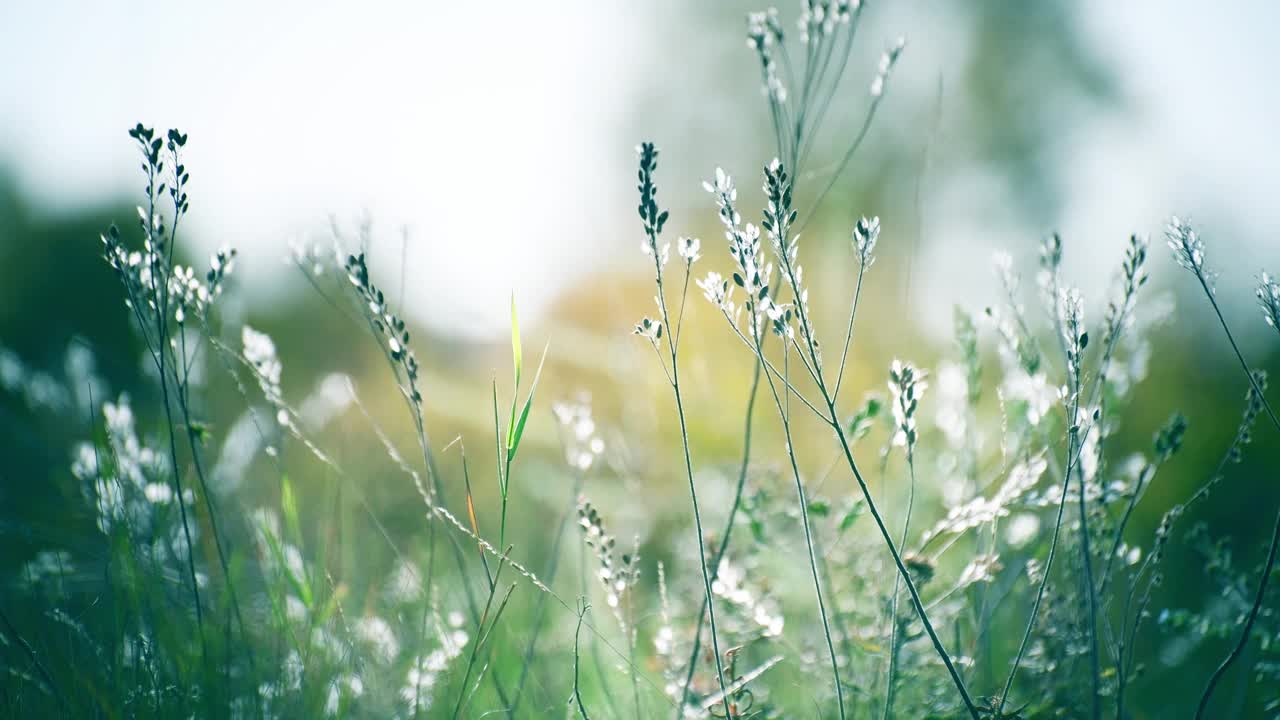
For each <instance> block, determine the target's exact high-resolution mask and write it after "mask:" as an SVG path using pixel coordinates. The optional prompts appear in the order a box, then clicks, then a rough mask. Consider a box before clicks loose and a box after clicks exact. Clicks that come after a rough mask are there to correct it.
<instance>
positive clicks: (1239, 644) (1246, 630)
mask: <svg viewBox="0 0 1280 720" xmlns="http://www.w3.org/2000/svg"><path fill="white" fill-rule="evenodd" d="M1193 272H1194V273H1195V276H1196V279H1197V280H1199V281H1200V288H1201V289H1202V290H1204V294H1205V297H1207V298H1208V299H1209V305H1210V306H1211V307H1213V312H1214V314H1215V315H1216V316H1217V317H1218V323H1219V324H1220V325H1221V326H1222V332H1223V333H1224V334H1225V335H1226V336H1227V342H1228V343H1230V345H1231V351H1232V352H1233V353H1235V356H1236V359H1237V360H1238V361H1239V362H1240V368H1241V369H1242V370H1244V375H1245V377H1246V378H1248V379H1249V385H1250V386H1251V387H1252V388H1253V391H1254V392H1255V393H1257V396H1258V399H1259V401H1260V402H1261V403H1262V407H1263V409H1264V410H1266V412H1267V417H1268V418H1270V419H1271V424H1272V425H1274V426H1275V428H1276V430H1280V418H1277V417H1276V413H1275V410H1273V409H1272V408H1271V403H1270V402H1268V401H1267V399H1266V396H1265V395H1263V392H1262V388H1261V387H1260V386H1259V385H1258V380H1257V378H1255V377H1254V374H1253V373H1252V372H1251V371H1250V370H1249V363H1248V362H1247V361H1245V359H1244V353H1242V352H1240V346H1239V345H1237V344H1236V339H1235V337H1234V336H1233V335H1232V334H1231V328H1230V327H1229V326H1228V325H1227V319H1226V318H1225V317H1223V315H1222V309H1221V308H1219V307H1218V300H1217V298H1215V297H1214V294H1213V290H1212V289H1211V288H1210V287H1209V283H1208V281H1207V280H1206V279H1205V276H1204V273H1203V272H1202V271H1200V270H1193ZM1278 552H1280V513H1277V515H1276V523H1275V527H1274V529H1273V530H1272V532H1271V544H1270V546H1269V547H1268V548H1267V560H1266V563H1264V564H1263V567H1262V577H1260V578H1259V579H1258V591H1257V593H1256V594H1255V595H1254V600H1253V606H1252V607H1250V608H1249V614H1248V615H1247V616H1246V617H1245V623H1244V627H1243V628H1242V629H1241V631H1240V639H1239V640H1237V641H1236V644H1235V645H1234V646H1233V647H1232V648H1231V651H1230V652H1228V653H1227V656H1226V657H1224V658H1223V659H1222V663H1221V664H1219V665H1218V667H1217V669H1216V670H1214V671H1213V674H1212V675H1211V676H1209V682H1208V684H1207V685H1206V686H1205V689H1204V693H1203V694H1202V695H1201V696H1200V703H1199V705H1198V706H1197V707H1196V720H1200V718H1202V717H1204V713H1205V710H1206V709H1207V708H1208V706H1209V698H1210V697H1211V696H1212V695H1213V691H1214V690H1215V689H1216V688H1217V686H1218V683H1219V682H1221V680H1222V677H1223V676H1224V675H1226V673H1227V670H1228V669H1229V668H1230V667H1231V665H1232V664H1233V663H1234V662H1235V661H1236V660H1238V659H1239V658H1240V655H1241V654H1243V653H1244V648H1245V645H1247V644H1248V642H1249V634H1250V633H1252V632H1253V625H1254V623H1255V622H1257V620H1258V614H1259V613H1260V612H1262V605H1263V601H1264V600H1265V599H1266V594H1267V583H1268V581H1269V580H1270V579H1271V571H1272V569H1273V568H1274V567H1275V565H1276V555H1277V553H1278Z"/></svg>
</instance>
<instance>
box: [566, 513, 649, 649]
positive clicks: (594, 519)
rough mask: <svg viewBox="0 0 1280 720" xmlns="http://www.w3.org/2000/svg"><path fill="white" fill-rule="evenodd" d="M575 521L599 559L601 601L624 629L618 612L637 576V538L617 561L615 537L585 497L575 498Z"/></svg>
mask: <svg viewBox="0 0 1280 720" xmlns="http://www.w3.org/2000/svg"><path fill="white" fill-rule="evenodd" d="M578 525H579V527H581V528H582V539H583V542H585V543H586V545H587V547H589V548H591V549H592V550H593V551H594V552H595V555H596V559H597V560H598V561H599V562H600V569H599V570H598V571H596V576H597V577H598V578H599V579H600V584H601V585H602V586H604V591H605V602H606V603H607V604H608V605H609V608H610V609H611V610H613V611H614V616H615V617H616V618H617V620H618V625H619V626H621V628H622V630H623V632H624V633H625V632H628V630H627V623H626V621H625V619H624V618H623V617H622V614H621V613H620V612H619V610H618V608H619V606H620V605H621V604H622V599H623V598H624V597H625V596H626V595H627V593H628V592H629V591H630V590H631V589H632V588H633V587H634V586H635V584H636V583H637V582H638V581H639V579H640V555H639V552H638V551H639V538H637V539H636V542H635V547H634V548H633V549H632V551H631V552H630V553H623V554H622V557H621V562H620V563H618V562H615V559H614V548H615V547H616V545H617V541H616V540H615V539H614V537H613V536H612V535H610V534H609V533H608V532H606V531H605V527H604V521H603V519H601V517H600V513H599V511H597V510H596V509H595V507H594V506H592V504H591V503H590V502H589V501H588V500H586V499H585V498H581V499H579V501H578Z"/></svg>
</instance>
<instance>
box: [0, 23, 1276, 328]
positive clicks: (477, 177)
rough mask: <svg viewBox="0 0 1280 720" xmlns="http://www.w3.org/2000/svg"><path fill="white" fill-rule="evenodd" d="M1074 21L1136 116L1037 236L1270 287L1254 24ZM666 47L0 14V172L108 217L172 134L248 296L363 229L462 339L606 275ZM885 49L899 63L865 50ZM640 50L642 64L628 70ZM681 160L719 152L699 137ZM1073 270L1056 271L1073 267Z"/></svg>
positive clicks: (936, 263)
mask: <svg viewBox="0 0 1280 720" xmlns="http://www.w3.org/2000/svg"><path fill="white" fill-rule="evenodd" d="M906 4H907V5H910V6H913V7H912V9H911V10H910V12H927V11H929V9H930V5H929V3H923V4H922V3H920V2H918V1H916V2H907V3H906ZM785 5H786V4H785V3H784V8H785ZM357 7H358V10H356V9H355V8H357ZM1083 7H1084V8H1085V11H1091V12H1092V15H1091V16H1090V19H1089V21H1088V22H1087V23H1086V26H1087V27H1088V28H1089V29H1090V32H1091V33H1092V38H1091V39H1092V42H1094V43H1095V44H1096V46H1097V48H1098V52H1099V53H1100V56H1101V57H1102V58H1103V59H1104V60H1105V61H1106V62H1107V64H1108V65H1109V66H1110V67H1111V68H1113V69H1114V70H1115V71H1116V73H1117V78H1118V80H1119V82H1120V83H1121V85H1122V86H1123V87H1124V88H1125V89H1126V91H1127V92H1128V93H1129V94H1130V95H1131V97H1133V98H1134V99H1135V101H1136V102H1135V106H1134V107H1133V113H1132V114H1130V115H1126V116H1121V117H1119V118H1118V119H1116V120H1114V121H1099V122H1091V123H1090V124H1088V125H1087V130H1088V132H1087V133H1084V134H1083V137H1084V139H1083V141H1082V142H1081V143H1080V146H1078V147H1076V146H1073V147H1070V148H1064V149H1063V156H1064V158H1067V159H1070V162H1064V163H1063V169H1062V172H1064V173H1065V174H1066V176H1067V177H1068V178H1070V180H1071V183H1070V184H1069V186H1068V187H1069V198H1068V202H1067V205H1068V210H1067V212H1066V213H1065V218H1064V221H1063V224H1062V230H1063V231H1064V233H1065V234H1066V235H1067V236H1068V237H1079V238H1097V239H1098V240H1099V241H1105V242H1107V243H1109V245H1108V247H1111V248H1114V250H1115V252H1114V253H1112V254H1114V255H1116V257H1118V253H1119V252H1120V250H1119V247H1120V245H1119V243H1120V242H1121V239H1122V238H1123V237H1124V236H1125V235H1127V234H1128V233H1129V232H1130V231H1132V230H1135V229H1136V230H1140V231H1146V232H1150V233H1152V234H1155V233H1156V232H1157V231H1158V228H1159V222H1160V219H1161V218H1163V217H1164V216H1166V215H1167V214H1168V213H1170V212H1171V211H1180V212H1190V213H1192V214H1193V216H1195V217H1196V218H1197V219H1199V220H1200V221H1202V222H1207V223H1209V224H1210V225H1212V226H1213V227H1216V228H1220V229H1221V230H1222V231H1223V232H1230V233H1232V234H1233V238H1236V239H1233V240H1232V241H1231V242H1233V243H1238V247H1242V248H1246V249H1247V251H1248V257H1249V259H1250V260H1251V261H1252V260H1255V259H1256V263H1258V264H1263V263H1265V264H1268V265H1269V266H1271V267H1273V268H1274V267H1280V242H1277V241H1276V240H1275V239H1274V235H1273V234H1272V231H1273V229H1275V228H1277V227H1280V203H1276V202H1275V198H1276V197H1278V196H1280V174H1278V173H1277V172H1275V170H1274V169H1273V165H1274V162H1275V159H1276V158H1280V132H1277V130H1276V129H1277V128H1280V85H1277V84H1276V83H1274V82H1272V80H1273V78H1272V77H1271V75H1272V74H1273V71H1274V70H1275V69H1276V68H1277V67H1280V44H1277V43H1276V42H1275V41H1274V38H1273V37H1271V35H1272V34H1273V31H1274V29H1275V28H1276V27H1280V23H1278V22H1277V21H1280V10H1277V6H1276V4H1274V3H1266V2H1255V3H1237V4H1234V5H1232V6H1231V7H1229V8H1227V7H1224V6H1213V5H1208V4H1205V3H1196V2H1192V1H1191V0H1176V1H1173V2H1166V1H1164V0H1140V1H1137V2H1131V3H1114V2H1107V1H1106V0H1092V1H1091V2H1088V3H1085V4H1084V6H1083ZM785 12H786V14H791V9H785ZM660 23H661V24H662V25H661V26H660ZM678 23H679V18H678V17H675V16H674V15H673V13H672V12H671V7H670V5H669V4H664V5H662V6H661V7H660V8H658V9H655V8H654V7H653V6H651V5H648V4H646V3H620V2H619V3H614V2H601V1H599V0H595V1H592V0H571V1H568V2H556V3H545V4H534V3H515V2H512V3H504V2H498V3H447V4H446V3H422V2H416V3H403V4H400V3H391V2H363V3H360V4H359V5H358V6H356V5H351V4H349V3H325V2H319V1H318V0H309V1H307V2H278V3H261V2H239V1H237V2H224V3H202V4H195V3H166V4H151V3H139V2H125V1H123V0H118V1H113V2H98V3H81V2H70V1H69V0H44V1H41V2H34V1H32V2H23V1H22V0H15V1H13V2H6V3H2V4H0V91H3V96H4V97H5V98H6V100H7V102H5V103H3V105H0V161H3V162H5V163H6V164H8V165H10V166H12V167H14V169H15V170H16V171H17V173H18V177H19V179H20V180H21V181H22V183H23V186H25V187H28V188H30V189H32V190H33V191H34V192H36V193H37V195H38V197H39V198H40V199H41V200H42V201H44V202H47V203H50V204H52V205H54V206H58V205H67V206H73V205H79V204H82V203H84V202H86V201H90V200H93V201H104V200H109V199H116V198H119V197H121V188H130V187H133V184H136V183H137V182H138V179H137V175H136V162H135V157H134V155H133V150H132V148H131V146H130V144H129V140H128V138H127V136H126V135H125V130H126V129H127V128H128V127H131V126H132V125H133V123H135V122H137V121H139V120H142V121H144V122H146V123H148V124H154V125H157V126H161V127H167V126H170V125H176V126H179V127H180V128H181V129H182V130H183V131H185V132H188V133H190V135H191V138H192V139H191V143H190V144H189V145H188V148H189V150H188V152H187V164H188V166H189V167H190V168H191V173H192V180H193V184H192V188H191V193H192V197H193V202H192V206H193V213H192V215H191V220H190V224H191V228H192V230H193V234H194V237H195V238H196V239H197V240H198V241H199V242H201V243H203V244H205V245H207V246H210V247H212V246H216V245H220V244H223V243H230V244H233V245H236V246H238V247H240V248H242V249H243V250H244V251H245V252H246V254H248V255H249V256H250V257H251V258H252V259H253V263H243V264H242V266H241V267H242V268H245V269H248V270H249V272H250V273H251V279H253V277H252V276H254V275H256V278H257V280H259V282H258V283H257V285H258V291H259V292H270V289H269V287H268V286H269V285H270V284H269V283H263V282H261V280H262V279H263V278H265V277H268V276H269V275H270V273H274V272H276V271H277V270H278V269H279V267H280V266H279V265H278V264H276V258H278V257H281V256H283V254H284V253H285V248H286V247H287V244H288V242H289V241H291V240H299V239H303V240H305V239H306V238H308V237H312V238H315V239H319V240H323V239H324V238H325V237H326V232H327V230H326V228H327V221H328V218H329V217H330V216H331V215H333V216H336V217H337V218H338V219H339V220H342V221H345V222H346V224H347V225H348V226H350V225H351V224H352V223H353V221H354V220H355V219H356V218H358V217H359V215H360V214H361V213H362V212H363V211H365V210H367V211H368V212H369V214H370V215H371V217H372V218H373V220H374V224H375V228H378V229H380V238H381V239H382V244H381V245H380V246H379V247H378V248H377V250H378V251H379V252H380V253H382V254H383V257H384V259H385V260H388V261H392V260H398V258H399V254H400V247H399V237H400V228H401V227H402V226H408V228H409V229H410V234H411V241H410V246H409V250H408V257H409V266H408V267H409V273H408V274H409V276H410V280H411V282H410V283H409V298H408V299H409V304H410V310H411V312H414V313H416V314H417V315H418V316H419V317H421V318H422V319H424V320H427V321H430V322H432V323H434V324H437V325H443V326H446V327H450V328H453V329H471V330H478V331H480V332H488V331H491V330H494V329H500V328H501V327H502V326H503V324H504V323H505V321H506V312H507V310H506V298H507V293H508V291H509V290H511V289H515V290H516V291H517V293H518V294H519V295H520V298H521V303H522V305H524V306H525V307H526V308H528V309H529V310H530V311H531V312H532V311H536V308H537V307H538V305H540V304H541V303H544V302H545V301H547V300H549V299H550V298H551V297H552V296H553V295H554V293H555V291H556V290H557V289H558V288H559V287H560V286H561V285H562V283H563V282H565V281H567V280H568V279H570V278H572V277H573V276H574V275H575V273H582V272H588V271H590V269H591V268H592V267H593V266H594V265H595V264H596V263H597V262H598V261H603V260H605V259H606V258H607V257H608V256H609V255H610V254H611V253H616V252H617V251H618V250H619V249H622V250H624V251H625V250H627V249H630V248H632V247H633V245H634V243H632V242H630V240H631V239H632V238H631V236H630V235H626V236H625V237H623V235H624V233H620V232H617V231H612V230H609V231H602V229H607V228H616V227H618V225H619V223H621V222H628V221H630V220H631V215H630V208H631V202H630V197H629V195H628V194H627V193H628V192H629V191H630V189H631V188H630V185H629V183H627V182H625V181H624V180H623V179H625V178H629V177H630V175H631V172H632V170H631V157H630V154H629V152H628V150H627V149H628V148H630V146H631V144H632V143H634V141H635V138H631V137H626V135H627V134H628V133H630V132H633V131H634V130H635V128H637V127H641V126H643V125H644V123H643V122H640V121H639V120H638V119H637V117H638V116H639V115H641V114H642V107H643V105H642V101H643V100H645V99H648V100H652V99H653V98H652V93H653V91H654V87H655V84H654V82H653V80H652V77H649V78H645V77H642V73H653V72H657V73H660V74H662V75H663V76H664V77H670V78H672V81H671V83H670V85H669V90H670V93H671V96H670V97H669V98H666V99H665V100H666V101H665V102H664V103H663V108H664V109H665V110H668V111H670V112H677V113H678V112H682V110H681V108H682V106H687V105H688V104H690V103H693V102H695V101H696V98H689V97H684V96H683V95H682V94H681V93H682V92H683V93H685V94H688V92H689V91H688V90H687V89H683V86H682V84H681V82H680V77H681V74H682V73H683V72H685V71H686V70H687V69H688V66H687V62H689V61H688V60H686V59H684V58H683V57H682V56H681V53H682V49H684V50H688V51H689V54H690V56H691V57H693V56H696V53H697V48H696V46H694V45H691V44H690V43H697V42H699V39H698V37H697V36H696V35H694V36H691V33H690V31H689V30H688V29H687V28H684V29H682V28H679V27H675V29H674V30H672V28H673V24H676V25H678ZM901 30H905V31H906V32H907V34H908V35H909V36H910V34H911V33H910V30H911V28H910V27H907V28H897V27H895V28H879V27H877V29H876V31H877V33H879V35H882V36H883V37H884V38H888V37H890V36H891V35H896V33H897V32H898V31H901ZM731 31H733V28H726V30H725V32H726V33H728V32H731ZM646 38H647V39H646ZM664 38H665V39H664ZM730 41H731V42H729V45H732V46H735V47H737V46H740V40H739V39H735V38H730ZM646 42H647V43H649V44H650V45H652V43H655V42H657V43H666V45H664V46H663V47H667V46H669V47H667V49H666V50H664V51H663V52H661V53H655V52H653V51H652V49H651V48H650V49H649V50H648V51H647V53H641V52H640V50H641V45H642V44H643V43H646ZM868 42H871V40H868ZM876 43H877V47H879V45H882V44H883V43H879V41H878V40H876ZM927 46H928V43H925V47H924V48H921V50H922V51H923V52H925V53H927V52H928V49H927ZM917 47H919V46H917ZM935 47H936V44H935ZM704 52H705V50H704ZM717 52H719V51H717ZM744 53H745V51H744ZM640 55H643V56H644V57H645V58H647V60H645V62H644V63H637V62H636V60H635V58H636V57H638V56H640ZM655 57H656V58H657V60H655V59H654V58H655ZM942 60H945V58H935V59H934V60H933V61H932V63H931V64H930V63H926V64H925V66H924V67H923V68H922V72H929V73H936V70H934V69H932V68H935V67H938V66H945V65H946V63H945V62H942ZM742 61H743V62H747V61H748V59H747V58H746V56H745V54H744V56H743V59H742ZM655 62H656V63H657V65H654V63H655ZM909 67H910V66H904V68H909ZM930 77H933V75H932V74H931V75H930ZM930 82H932V81H931V80H930ZM637 88H639V89H640V90H637ZM638 92H642V93H649V94H650V96H649V97H648V98H643V97H637V93H638ZM660 127H662V128H663V129H665V130H666V131H668V132H670V131H671V130H672V128H673V127H676V128H678V127H680V124H679V123H677V122H673V121H671V120H670V118H667V119H665V120H663V121H662V124H661V125H660ZM688 132H689V133H704V134H706V136H707V138H708V140H709V141H710V142H713V143H714V142H717V141H718V142H721V143H723V142H726V140H725V138H724V137H723V136H722V133H717V131H716V130H715V128H711V127H705V126H695V125H691V126H690V127H689V129H688ZM683 141H684V142H690V143H692V144H694V145H697V144H698V143H697V142H694V141H692V140H687V139H685V140H683ZM699 161H701V158H699ZM966 192H976V191H966ZM943 195H945V197H943ZM970 199H971V198H969V197H968V196H967V195H965V194H964V193H961V194H959V195H957V194H955V193H954V192H950V191H947V192H942V193H941V194H940V197H939V198H938V200H939V203H938V207H937V208H936V210H934V211H933V222H932V224H933V225H934V226H938V227H939V231H940V232H943V234H944V235H945V231H947V230H948V228H950V230H949V231H950V232H953V233H954V232H963V233H971V234H972V233H979V232H980V231H981V229H982V228H981V227H980V226H978V224H977V223H978V219H977V218H964V217H956V218H955V222H954V223H948V222H946V221H947V220H948V219H949V218H948V217H947V215H948V213H950V212H952V211H955V212H957V213H959V212H962V211H963V208H964V207H975V206H976V205H975V204H974V203H972V202H970ZM619 210H623V211H626V213H627V214H625V215H623V216H621V217H618V215H617V213H618V212H619ZM949 239H951V238H946V237H942V236H941V235H940V236H938V237H935V238H934V240H935V241H936V242H937V247H938V250H937V252H934V253H930V254H929V256H928V257H927V258H926V260H925V261H924V262H923V263H922V265H921V272H922V274H923V276H922V277H923V279H929V278H930V277H933V278H934V279H938V280H939V282H923V283H922V287H924V288H925V290H924V292H949V291H950V290H952V289H953V288H951V287H949V286H948V285H947V284H946V283H945V282H942V280H941V279H942V278H943V277H944V276H947V275H950V276H952V277H954V276H955V275H956V273H955V268H956V264H955V263H957V262H961V263H963V262H964V259H963V258H958V257H956V256H955V253H956V252H964V250H963V249H964V248H967V247H968V245H966V244H964V243H961V244H960V245H959V247H960V248H961V250H959V251H957V250H955V249H954V248H956V247H957V245H956V244H955V243H951V242H947V240H949ZM624 240H625V241H624ZM948 247H950V248H952V250H951V251H948V250H947V249H946V248H948ZM970 254H972V253H970ZM988 256H989V252H987V251H985V250H984V251H983V253H982V259H981V261H980V263H979V264H980V265H981V266H982V267H983V268H985V266H986V258H987V257H988ZM1076 258H1077V259H1076V260H1075V262H1076V263H1077V267H1076V269H1077V270H1079V269H1088V266H1089V264H1090V263H1093V262H1096V258H1092V257H1091V256H1090V255H1089V254H1088V253H1084V254H1077V255H1076ZM1111 259H1112V258H1111V255H1108V256H1107V261H1108V262H1109V263H1110V260H1111ZM1256 270H1257V268H1256V267H1253V266H1252V264H1250V265H1249V266H1247V267H1242V268H1239V269H1238V274H1239V275H1240V276H1241V277H1242V278H1247V276H1248V275H1250V274H1251V273H1253V272H1256ZM983 272H985V270H983ZM1233 272H1235V270H1233ZM944 307H948V308H949V307H950V303H949V302H948V303H946V304H945V305H944Z"/></svg>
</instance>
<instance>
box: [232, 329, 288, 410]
mask: <svg viewBox="0 0 1280 720" xmlns="http://www.w3.org/2000/svg"><path fill="white" fill-rule="evenodd" d="M240 342H241V345H243V347H244V359H245V360H246V361H247V362H248V363H249V366H250V367H252V368H253V376H254V377H255V378H256V379H257V381H258V387H260V388H262V395H263V397H265V398H266V400H267V402H269V403H271V406H272V407H274V408H275V410H276V422H278V423H280V425H281V426H282V427H290V426H292V424H293V420H292V418H291V417H290V415H289V410H288V408H287V407H286V406H285V402H284V394H283V393H282V392H281V390H280V374H281V372H283V370H284V366H283V365H281V363H280V358H279V357H278V356H277V355H276V344H275V343H274V342H272V341H271V336H269V335H267V334H266V333H261V332H258V331H257V330H254V329H253V328H251V327H249V326H248V325H245V326H244V327H242V328H241V329H240Z"/></svg>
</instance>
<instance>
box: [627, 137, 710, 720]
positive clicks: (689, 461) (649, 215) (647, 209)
mask: <svg viewBox="0 0 1280 720" xmlns="http://www.w3.org/2000/svg"><path fill="white" fill-rule="evenodd" d="M638 151H639V155H640V185H639V186H638V189H639V191H640V205H639V212H640V219H641V221H642V222H643V223H644V234H645V243H644V245H642V249H643V250H644V251H645V252H646V253H647V254H649V255H651V256H652V257H653V266H654V282H655V284H656V285H657V291H658V293H657V297H656V300H657V302H658V313H659V319H658V320H656V321H654V320H650V319H649V318H644V319H643V320H642V321H641V322H640V324H639V325H637V327H636V333H637V334H639V335H641V336H643V337H646V338H647V339H648V340H649V342H650V343H651V344H652V345H653V348H654V350H655V352H657V351H658V346H659V343H660V341H661V340H662V328H663V327H668V328H669V327H670V314H669V313H668V312H667V300H666V294H665V292H664V291H663V284H662V280H663V274H662V271H663V266H664V265H665V264H666V260H667V258H668V252H669V248H668V246H666V245H663V246H662V247H661V248H659V246H658V236H659V235H660V234H661V233H662V227H663V225H665V224H666V222H667V217H668V212H667V211H666V210H662V211H659V209H658V203H657V191H658V188H657V186H656V185H655V184H654V182H653V173H654V171H655V170H656V169H657V167H658V149H657V148H656V147H654V145H653V143H649V142H646V143H642V144H641V145H640V147H639V148H638ZM686 261H687V262H686V264H685V284H684V288H685V291H686V292H687V290H688V287H689V282H688V275H689V269H690V266H691V265H692V264H693V260H692V259H690V258H686ZM681 302H683V297H682V298H681ZM677 337H678V331H677V335H675V336H673V337H671V338H670V339H669V341H668V342H667V349H668V353H669V355H670V359H671V367H670V369H669V370H666V372H667V379H668V380H669V381H670V384H671V389H672V392H673V393H674V394H675V400H676V415H677V417H678V418H679V419H680V441H681V445H682V446H683V449H684V468H685V476H686V478H687V479H688V481H689V500H690V503H691V504H692V505H693V522H694V531H695V532H696V533H697V542H698V560H699V563H700V564H701V566H702V584H703V591H704V593H705V598H706V603H707V617H708V619H709V621H710V624H711V648H712V652H714V653H715V661H716V680H717V681H718V682H719V684H720V692H721V694H722V697H723V700H724V710H725V717H726V718H729V719H730V720H732V718H733V717H734V712H733V706H732V704H731V703H730V702H729V693H728V692H727V690H726V686H725V682H724V662H723V660H722V659H721V656H720V640H719V638H718V637H717V635H718V630H717V628H716V608H715V602H714V601H713V600H712V599H711V596H712V592H711V575H710V572H709V571H708V569H707V548H706V543H705V541H704V540H703V534H702V513H701V512H700V511H699V509H698V489H697V486H696V485H695V484H694V482H693V458H692V456H691V454H690V451H689V429H688V426H687V425H686V423H685V417H684V398H683V396H682V395H681V393H680V369H679V362H678V357H677V354H676V348H677V345H676V338H677ZM661 359H662V356H661V353H660V352H659V360H660V361H661ZM664 369H666V368H665V363H664Z"/></svg>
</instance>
